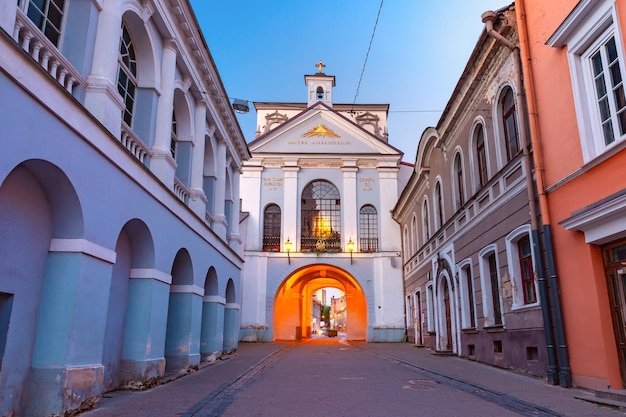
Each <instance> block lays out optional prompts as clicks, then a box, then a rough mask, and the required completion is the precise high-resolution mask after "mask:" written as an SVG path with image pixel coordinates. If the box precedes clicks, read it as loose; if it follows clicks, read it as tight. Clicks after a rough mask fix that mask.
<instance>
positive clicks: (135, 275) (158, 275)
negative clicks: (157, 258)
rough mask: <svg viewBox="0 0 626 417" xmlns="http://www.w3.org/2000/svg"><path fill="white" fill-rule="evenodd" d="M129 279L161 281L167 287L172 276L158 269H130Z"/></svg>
mask: <svg viewBox="0 0 626 417" xmlns="http://www.w3.org/2000/svg"><path fill="white" fill-rule="evenodd" d="M130 278H131V279H153V280H156V281H161V282H163V283H165V284H168V285H170V284H171V283H172V276H171V275H170V274H166V273H165V272H162V271H159V270H158V269H154V268H131V269H130Z"/></svg>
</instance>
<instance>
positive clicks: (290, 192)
mask: <svg viewBox="0 0 626 417" xmlns="http://www.w3.org/2000/svg"><path fill="white" fill-rule="evenodd" d="M299 170H300V167H298V166H297V162H287V163H286V164H285V166H283V176H284V177H285V186H284V189H283V192H284V194H283V204H284V205H285V208H284V213H283V232H282V237H281V245H282V244H283V243H284V242H285V241H287V238H289V239H290V240H291V242H293V243H294V244H295V245H297V242H298V240H297V239H298V229H297V224H298V201H299V197H298V171H299ZM298 249H299V247H297V246H294V247H293V250H294V251H297V250H298ZM282 250H284V248H282V247H281V251H282Z"/></svg>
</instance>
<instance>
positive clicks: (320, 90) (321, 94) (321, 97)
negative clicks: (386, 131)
mask: <svg viewBox="0 0 626 417" xmlns="http://www.w3.org/2000/svg"><path fill="white" fill-rule="evenodd" d="M317 99H318V100H324V89H323V88H322V87H317Z"/></svg>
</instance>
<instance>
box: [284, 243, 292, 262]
mask: <svg viewBox="0 0 626 417" xmlns="http://www.w3.org/2000/svg"><path fill="white" fill-rule="evenodd" d="M285 250H286V251H287V262H289V265H291V258H290V257H289V252H291V240H289V238H287V241H286V242H285Z"/></svg>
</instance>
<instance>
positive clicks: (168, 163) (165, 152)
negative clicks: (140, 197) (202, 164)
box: [150, 39, 176, 188]
mask: <svg viewBox="0 0 626 417" xmlns="http://www.w3.org/2000/svg"><path fill="white" fill-rule="evenodd" d="M162 59H163V61H162V62H161V96H160V97H159V103H158V105H157V117H156V126H155V131H154V145H153V146H152V152H153V154H152V158H151V160H150V169H151V170H152V172H153V173H154V174H155V175H156V176H157V177H158V178H159V179H160V180H161V181H162V182H163V183H164V184H165V185H166V186H168V187H169V188H172V187H173V185H174V174H175V172H176V161H175V160H174V158H172V153H171V152H170V143H171V141H172V112H173V111H174V81H175V77H176V43H175V41H174V40H173V39H170V40H166V41H165V42H164V43H163V58H162Z"/></svg>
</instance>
